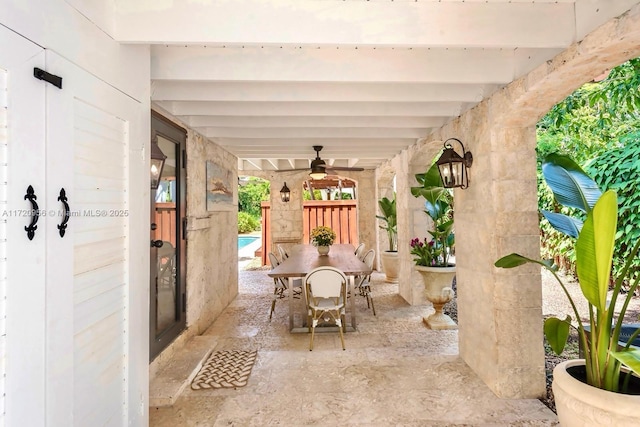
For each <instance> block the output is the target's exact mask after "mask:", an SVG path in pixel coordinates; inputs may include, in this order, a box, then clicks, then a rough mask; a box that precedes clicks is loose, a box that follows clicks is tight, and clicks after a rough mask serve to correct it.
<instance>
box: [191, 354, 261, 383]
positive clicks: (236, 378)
mask: <svg viewBox="0 0 640 427" xmlns="http://www.w3.org/2000/svg"><path fill="white" fill-rule="evenodd" d="M257 356H258V352H257V351H244V350H224V351H215V352H213V354H211V356H210V357H209V359H207V361H206V362H205V363H204V365H202V368H201V369H200V372H198V374H197V375H196V377H195V378H194V379H193V381H192V382H191V388H192V389H193V390H201V389H212V388H237V387H244V386H245V385H247V381H249V375H251V369H252V368H253V363H254V362H255V361H256V357H257Z"/></svg>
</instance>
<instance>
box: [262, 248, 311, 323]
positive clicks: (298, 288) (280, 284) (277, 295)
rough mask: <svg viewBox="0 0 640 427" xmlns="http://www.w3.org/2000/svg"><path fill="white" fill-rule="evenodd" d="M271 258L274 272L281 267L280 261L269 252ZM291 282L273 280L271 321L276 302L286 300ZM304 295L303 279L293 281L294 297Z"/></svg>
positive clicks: (283, 278)
mask: <svg viewBox="0 0 640 427" xmlns="http://www.w3.org/2000/svg"><path fill="white" fill-rule="evenodd" d="M267 256H268V257H269V263H270V264H271V269H272V270H273V269H274V268H276V267H277V266H278V265H280V261H278V257H277V256H276V255H275V254H274V253H273V252H269V253H268V254H267ZM288 283H289V281H288V279H287V278H286V277H274V278H273V285H274V286H273V295H272V296H271V310H270V311H269V320H271V318H272V317H273V312H274V311H275V309H276V300H278V299H282V298H284V297H285V296H286V295H285V291H286V290H287V289H288V288H289V285H288ZM301 293H302V279H294V280H293V297H294V298H300V294H301Z"/></svg>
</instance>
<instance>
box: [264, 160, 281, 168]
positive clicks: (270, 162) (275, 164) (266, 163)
mask: <svg viewBox="0 0 640 427" xmlns="http://www.w3.org/2000/svg"><path fill="white" fill-rule="evenodd" d="M262 165H263V167H264V166H268V167H267V168H264V169H265V170H266V169H279V167H278V159H264V161H263V162H262Z"/></svg>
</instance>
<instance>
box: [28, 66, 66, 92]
mask: <svg viewBox="0 0 640 427" xmlns="http://www.w3.org/2000/svg"><path fill="white" fill-rule="evenodd" d="M33 77H35V78H36V79H38V80H44V81H45V82H48V83H51V84H52V85H54V86H55V87H57V88H58V89H62V77H58V76H55V75H53V74H51V73H47V72H46V71H45V70H42V69H40V68H38V67H35V68H34V69H33Z"/></svg>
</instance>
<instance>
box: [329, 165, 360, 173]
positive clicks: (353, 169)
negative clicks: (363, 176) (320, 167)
mask: <svg viewBox="0 0 640 427" xmlns="http://www.w3.org/2000/svg"><path fill="white" fill-rule="evenodd" d="M326 170H334V171H354V172H361V171H363V170H364V168H349V167H346V166H345V167H343V166H327V167H326Z"/></svg>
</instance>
